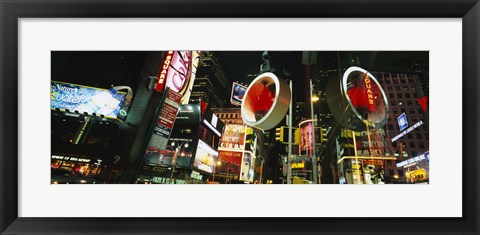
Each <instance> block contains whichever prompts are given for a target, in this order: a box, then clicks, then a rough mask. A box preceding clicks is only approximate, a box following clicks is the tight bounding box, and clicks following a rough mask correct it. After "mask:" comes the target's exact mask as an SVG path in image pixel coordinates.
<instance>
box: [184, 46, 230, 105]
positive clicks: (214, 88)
mask: <svg viewBox="0 0 480 235" xmlns="http://www.w3.org/2000/svg"><path fill="white" fill-rule="evenodd" d="M229 87H230V85H229V84H228V82H227V79H226V77H225V72H224V71H223V68H222V66H221V65H220V63H219V62H218V59H217V57H215V55H214V54H213V53H212V52H210V51H204V52H202V54H201V56H200V63H199V67H198V70H197V74H196V78H195V83H194V84H193V89H192V94H191V96H190V103H198V102H199V101H200V100H202V101H205V102H207V103H208V105H209V107H212V108H223V107H226V106H227V105H228V100H229V99H228V94H229V92H228V91H229Z"/></svg>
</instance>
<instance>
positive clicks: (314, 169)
mask: <svg viewBox="0 0 480 235" xmlns="http://www.w3.org/2000/svg"><path fill="white" fill-rule="evenodd" d="M310 97H311V98H310V100H311V102H310V114H311V116H312V139H311V143H312V166H313V167H312V174H313V177H312V178H313V183H314V184H317V183H321V182H318V181H319V180H318V173H317V169H318V168H317V156H316V153H315V120H316V119H315V111H314V110H313V102H316V101H318V100H320V98H318V96H316V95H314V93H313V84H312V79H310Z"/></svg>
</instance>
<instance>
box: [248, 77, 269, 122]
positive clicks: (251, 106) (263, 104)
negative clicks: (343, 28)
mask: <svg viewBox="0 0 480 235" xmlns="http://www.w3.org/2000/svg"><path fill="white" fill-rule="evenodd" d="M275 95H276V89H275V82H274V81H273V80H272V79H269V78H265V79H263V80H261V81H259V82H258V83H255V84H253V85H252V86H251V88H250V90H249V91H248V94H246V95H245V100H244V110H245V116H246V118H247V119H248V120H249V121H251V122H256V121H258V120H260V119H262V118H263V117H264V116H265V115H266V114H267V113H268V111H269V110H270V109H271V108H272V106H273V102H274V100H275Z"/></svg>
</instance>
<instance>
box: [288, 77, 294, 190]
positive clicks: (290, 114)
mask: <svg viewBox="0 0 480 235" xmlns="http://www.w3.org/2000/svg"><path fill="white" fill-rule="evenodd" d="M292 91H293V89H292V80H290V94H292V95H291V96H290V107H289V109H288V120H287V121H288V153H287V154H288V156H287V184H291V183H292V167H291V162H292V141H293V140H292V119H293V115H292V114H293V108H292V107H293V104H292V100H293V99H292V96H293V92H292Z"/></svg>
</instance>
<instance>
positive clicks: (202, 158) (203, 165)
mask: <svg viewBox="0 0 480 235" xmlns="http://www.w3.org/2000/svg"><path fill="white" fill-rule="evenodd" d="M217 158H218V152H217V151H215V150H214V149H213V148H212V147H210V146H209V145H207V144H206V143H205V142H203V141H201V140H198V147H197V152H196V153H195V160H194V162H193V167H194V168H195V169H198V170H200V171H204V172H207V173H213V170H214V167H215V164H216V162H217Z"/></svg>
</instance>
